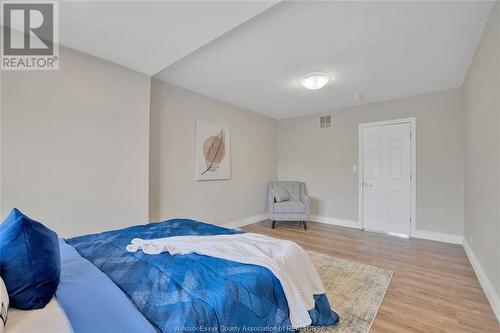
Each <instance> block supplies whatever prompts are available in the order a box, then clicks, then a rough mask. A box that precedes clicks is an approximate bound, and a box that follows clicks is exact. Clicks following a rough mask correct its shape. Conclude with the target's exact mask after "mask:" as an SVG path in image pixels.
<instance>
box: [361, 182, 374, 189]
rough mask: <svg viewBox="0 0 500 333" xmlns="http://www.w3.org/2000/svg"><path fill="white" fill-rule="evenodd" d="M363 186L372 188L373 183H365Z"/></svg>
mask: <svg viewBox="0 0 500 333" xmlns="http://www.w3.org/2000/svg"><path fill="white" fill-rule="evenodd" d="M363 186H364V187H368V188H372V187H373V185H372V184H368V183H363Z"/></svg>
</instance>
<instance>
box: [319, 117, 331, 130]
mask: <svg viewBox="0 0 500 333" xmlns="http://www.w3.org/2000/svg"><path fill="white" fill-rule="evenodd" d="M330 127H332V116H321V117H319V128H330Z"/></svg>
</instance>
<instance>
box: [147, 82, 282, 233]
mask: <svg viewBox="0 0 500 333" xmlns="http://www.w3.org/2000/svg"><path fill="white" fill-rule="evenodd" d="M196 119H203V120H209V121H213V122H219V123H225V124H228V125H229V126H230V128H231V179H230V180H220V181H196V180H194V178H195V120H196ZM150 154H151V155H150V157H151V159H150V174H151V176H150V218H151V220H163V219H167V218H171V217H188V218H193V219H199V220H202V221H207V222H209V223H215V224H227V223H230V222H234V221H238V220H241V219H245V218H249V217H252V216H256V215H260V214H262V213H263V212H262V208H263V207H264V205H265V201H266V184H267V183H268V182H269V181H271V180H274V179H275V178H276V169H277V166H276V121H275V120H273V119H271V118H268V117H265V116H262V115H259V114H256V113H254V112H250V111H247V110H244V109H241V108H238V107H236V106H233V105H229V104H227V103H224V102H221V101H218V100H215V99H212V98H209V97H205V96H202V95H199V94H196V93H194V92H191V91H189V90H186V89H182V88H179V87H176V86H173V85H170V84H168V83H165V82H162V81H159V80H156V79H152V83H151V141H150Z"/></svg>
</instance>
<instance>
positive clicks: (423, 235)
mask: <svg viewBox="0 0 500 333" xmlns="http://www.w3.org/2000/svg"><path fill="white" fill-rule="evenodd" d="M411 237H412V238H420V239H427V240H433V241H438V242H444V243H451V244H460V245H462V244H463V241H464V237H463V236H461V235H453V234H445V233H442V232H434V231H426V230H416V231H415V232H414V233H412V235H411Z"/></svg>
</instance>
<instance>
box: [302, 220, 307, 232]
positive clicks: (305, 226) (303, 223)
mask: <svg viewBox="0 0 500 333" xmlns="http://www.w3.org/2000/svg"><path fill="white" fill-rule="evenodd" d="M302 225H303V226H304V230H307V221H302Z"/></svg>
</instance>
